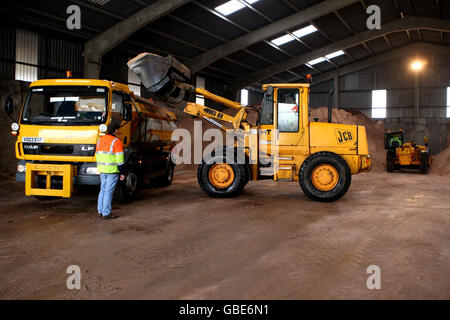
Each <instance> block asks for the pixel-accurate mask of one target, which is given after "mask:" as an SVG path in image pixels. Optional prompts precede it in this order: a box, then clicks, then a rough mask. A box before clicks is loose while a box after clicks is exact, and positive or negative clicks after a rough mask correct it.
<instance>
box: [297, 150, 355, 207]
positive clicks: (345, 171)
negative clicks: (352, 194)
mask: <svg viewBox="0 0 450 320" xmlns="http://www.w3.org/2000/svg"><path fill="white" fill-rule="evenodd" d="M322 163H329V164H331V165H333V166H334V167H335V168H336V169H337V170H338V172H339V182H338V185H337V186H336V187H335V188H334V189H333V190H331V191H327V192H324V191H320V190H317V189H316V188H315V187H314V185H313V184H312V182H311V172H312V170H313V169H314V168H315V167H316V166H317V165H319V164H322ZM351 178H352V175H351V172H350V168H349V167H348V165H347V162H345V160H344V159H343V158H342V157H340V156H339V155H337V154H335V153H332V152H327V151H324V152H318V153H314V154H312V155H311V156H309V157H308V158H307V159H306V160H305V161H304V162H303V164H302V166H301V168H300V172H299V183H300V187H301V188H302V190H303V192H304V193H305V194H306V195H307V196H308V197H310V198H311V199H313V200H315V201H319V202H332V201H336V200H338V199H339V198H341V197H342V196H344V194H345V193H346V192H347V191H348V189H349V188H350V184H351Z"/></svg>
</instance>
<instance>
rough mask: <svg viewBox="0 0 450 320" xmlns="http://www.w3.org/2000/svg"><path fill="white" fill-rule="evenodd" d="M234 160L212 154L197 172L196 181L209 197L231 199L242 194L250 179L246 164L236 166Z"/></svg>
mask: <svg viewBox="0 0 450 320" xmlns="http://www.w3.org/2000/svg"><path fill="white" fill-rule="evenodd" d="M233 160H234V159H228V158H227V156H226V155H225V154H224V155H218V156H216V155H214V154H212V155H211V156H210V158H209V159H208V161H207V162H205V161H203V162H202V164H201V165H199V167H198V170H197V180H198V183H199V185H200V187H201V188H202V190H203V191H204V192H205V193H206V194H207V195H208V196H210V197H215V198H231V197H235V196H237V195H239V194H241V193H242V190H243V189H244V187H245V185H246V184H247V182H248V181H249V179H250V176H249V172H250V171H249V168H248V165H247V164H236V161H233Z"/></svg>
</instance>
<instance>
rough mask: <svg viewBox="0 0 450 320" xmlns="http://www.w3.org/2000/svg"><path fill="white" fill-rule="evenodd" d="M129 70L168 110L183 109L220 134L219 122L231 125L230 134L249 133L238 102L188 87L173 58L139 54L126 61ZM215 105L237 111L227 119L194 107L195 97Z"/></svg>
mask: <svg viewBox="0 0 450 320" xmlns="http://www.w3.org/2000/svg"><path fill="white" fill-rule="evenodd" d="M128 67H129V68H130V69H131V70H133V71H134V72H135V73H136V75H137V76H138V77H139V79H140V80H141V82H142V83H143V84H144V86H145V88H146V89H147V90H148V91H149V92H151V93H153V94H155V95H156V96H158V97H159V98H160V99H162V100H163V101H164V102H165V103H166V104H167V106H169V107H171V108H177V109H182V110H183V111H184V112H185V113H187V114H190V115H192V116H194V117H198V118H201V119H205V120H207V121H209V122H211V123H213V124H214V125H216V126H218V127H219V128H221V129H223V130H227V129H229V128H226V127H224V126H223V125H222V124H221V123H220V122H218V121H221V122H225V123H229V124H231V126H232V128H233V130H238V129H241V128H242V129H244V131H248V130H249V129H250V125H249V124H248V123H247V122H246V119H247V115H248V110H247V108H246V107H244V106H242V105H241V104H239V103H238V102H235V101H231V100H228V99H226V98H223V97H221V96H218V95H215V94H213V93H211V92H209V91H207V90H205V89H203V88H195V87H194V86H192V85H190V84H189V82H190V81H191V72H190V70H189V69H188V68H187V67H186V66H184V65H183V64H181V63H180V62H179V61H177V60H176V59H175V58H174V57H172V56H167V57H161V56H158V55H155V54H151V53H141V54H140V55H138V56H136V57H135V58H133V59H131V60H130V61H128ZM196 95H200V96H203V97H204V98H205V99H208V100H211V101H215V102H217V103H219V104H221V105H223V106H225V107H227V108H230V109H233V110H234V111H236V113H235V115H234V116H232V115H229V114H226V113H224V112H222V111H219V110H215V109H213V108H210V107H206V106H203V105H201V104H197V103H195V96H196Z"/></svg>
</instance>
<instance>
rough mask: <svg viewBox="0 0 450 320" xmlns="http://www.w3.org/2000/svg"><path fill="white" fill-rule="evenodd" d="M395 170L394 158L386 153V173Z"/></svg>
mask: <svg viewBox="0 0 450 320" xmlns="http://www.w3.org/2000/svg"><path fill="white" fill-rule="evenodd" d="M395 168H396V165H395V158H394V156H393V155H392V154H390V153H387V154H386V171H387V172H394V170H395Z"/></svg>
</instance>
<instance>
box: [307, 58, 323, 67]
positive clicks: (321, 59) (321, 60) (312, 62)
mask: <svg viewBox="0 0 450 320" xmlns="http://www.w3.org/2000/svg"><path fill="white" fill-rule="evenodd" d="M324 61H326V60H325V58H323V57H320V58H317V59H314V60H311V61H308V64H309V65H310V66H313V65H315V64H318V63H321V62H324Z"/></svg>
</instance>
